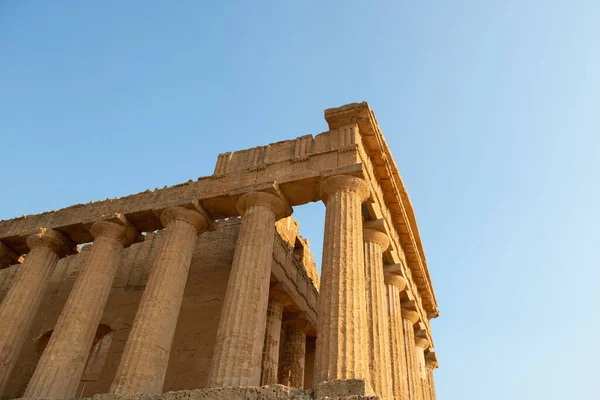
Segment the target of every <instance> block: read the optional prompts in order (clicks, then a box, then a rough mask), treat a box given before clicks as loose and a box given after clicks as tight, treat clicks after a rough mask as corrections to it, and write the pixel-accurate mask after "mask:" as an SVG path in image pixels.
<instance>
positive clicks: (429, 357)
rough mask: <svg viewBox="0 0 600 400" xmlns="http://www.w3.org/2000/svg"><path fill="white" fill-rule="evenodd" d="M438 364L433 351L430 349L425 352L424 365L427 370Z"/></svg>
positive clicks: (434, 367)
mask: <svg viewBox="0 0 600 400" xmlns="http://www.w3.org/2000/svg"><path fill="white" fill-rule="evenodd" d="M438 366H439V364H438V359H437V355H436V353H435V351H430V352H428V353H427V354H425V367H426V368H427V369H429V370H434V369H436V368H437V367H438Z"/></svg>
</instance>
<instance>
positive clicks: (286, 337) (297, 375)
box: [278, 321, 306, 388]
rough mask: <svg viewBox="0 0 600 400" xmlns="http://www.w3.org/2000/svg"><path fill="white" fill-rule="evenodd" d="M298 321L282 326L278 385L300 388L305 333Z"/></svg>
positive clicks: (302, 381)
mask: <svg viewBox="0 0 600 400" xmlns="http://www.w3.org/2000/svg"><path fill="white" fill-rule="evenodd" d="M301 324H302V322H300V321H290V322H286V323H285V324H284V328H283V342H282V349H281V360H279V374H278V376H279V379H278V380H279V383H280V384H282V385H285V386H290V387H295V388H302V387H303V385H304V365H305V358H306V331H305V330H304V327H303V326H302V325H301Z"/></svg>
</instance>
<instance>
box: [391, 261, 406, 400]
mask: <svg viewBox="0 0 600 400" xmlns="http://www.w3.org/2000/svg"><path fill="white" fill-rule="evenodd" d="M385 282H386V283H385V288H386V293H387V311H388V318H389V330H390V335H389V336H390V355H391V369H392V386H393V397H392V398H393V399H397V400H408V399H409V396H408V375H407V373H406V369H407V367H406V351H405V348H404V332H403V330H402V312H401V309H400V291H401V290H402V289H404V287H405V285H406V282H404V279H402V277H400V276H398V275H395V274H390V273H388V272H386V273H385Z"/></svg>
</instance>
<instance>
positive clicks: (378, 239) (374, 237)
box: [363, 228, 390, 251]
mask: <svg viewBox="0 0 600 400" xmlns="http://www.w3.org/2000/svg"><path fill="white" fill-rule="evenodd" d="M363 240H364V241H365V242H373V243H377V244H378V245H379V246H381V251H386V250H387V249H388V247H390V239H389V238H388V235H386V234H385V233H383V232H381V231H378V230H377V229H371V228H364V229H363Z"/></svg>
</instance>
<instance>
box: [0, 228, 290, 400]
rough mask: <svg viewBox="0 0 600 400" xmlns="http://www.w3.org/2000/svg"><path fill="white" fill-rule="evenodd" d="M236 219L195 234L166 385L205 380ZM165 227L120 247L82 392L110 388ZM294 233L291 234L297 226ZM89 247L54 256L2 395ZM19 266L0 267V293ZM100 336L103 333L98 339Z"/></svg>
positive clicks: (15, 383)
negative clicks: (119, 259) (197, 236)
mask: <svg viewBox="0 0 600 400" xmlns="http://www.w3.org/2000/svg"><path fill="white" fill-rule="evenodd" d="M240 224H241V220H240V219H238V218H234V219H230V220H228V221H219V223H218V224H217V229H216V230H215V231H213V232H205V233H203V234H202V235H200V239H199V240H198V245H197V247H196V250H195V252H194V256H193V260H192V264H191V268H190V274H189V276H188V280H187V285H186V288H185V294H184V299H183V304H182V307H181V313H180V315H179V321H178V325H177V330H176V333H175V338H174V342H173V348H172V351H171V357H170V360H169V367H168V371H167V376H166V380H165V386H164V391H165V392H167V391H173V390H181V389H196V388H203V387H204V386H205V385H206V379H207V376H208V371H209V367H210V360H211V357H212V351H213V347H214V344H215V337H216V331H217V326H218V322H219V317H220V313H221V306H222V302H223V299H224V296H225V290H226V287H227V280H228V278H229V272H230V269H231V263H232V261H233V254H234V250H235V245H236V241H237V236H238V232H239V228H240ZM292 228H293V227H292ZM278 230H279V231H280V232H282V233H283V235H282V236H285V232H284V229H282V227H278ZM163 232H164V231H159V232H156V233H149V234H148V235H147V236H146V239H145V241H144V242H142V243H138V244H134V245H132V246H131V247H129V248H127V249H125V251H124V257H123V261H122V263H121V265H120V268H119V271H118V274H117V277H116V278H115V281H114V284H113V288H112V291H111V294H110V297H109V300H108V303H107V306H106V309H105V312H104V315H103V317H102V320H101V327H100V329H99V331H98V335H97V338H98V344H97V345H96V346H95V347H94V348H93V349H92V352H91V356H90V360H89V361H88V367H89V366H90V365H92V364H94V363H95V369H96V371H94V368H92V370H90V371H89V373H88V371H86V374H84V379H86V378H87V379H91V380H90V381H88V382H85V386H84V384H83V383H82V384H81V386H80V392H82V396H83V397H90V396H92V395H94V394H97V393H106V392H108V390H109V388H110V384H111V382H112V379H113V377H114V374H115V372H116V369H117V366H118V364H119V361H120V358H121V354H122V352H123V348H124V346H125V343H126V340H127V336H128V334H129V331H130V328H131V325H132V323H133V319H134V317H135V313H136V311H137V308H138V304H139V302H140V299H141V296H142V293H143V290H144V288H145V285H146V281H147V279H148V274H149V270H150V266H151V265H152V261H153V260H154V257H155V256H156V254H157V252H158V250H159V249H160V246H161V244H162V240H163ZM293 234H297V230H296V232H295V233H293ZM291 236H293V235H291ZM276 240H280V241H281V242H283V243H287V242H288V241H289V240H293V239H292V238H291V237H290V238H289V239H288V238H285V239H282V238H279V237H277V238H276ZM90 250H91V246H89V245H87V246H84V247H83V248H82V251H81V253H80V254H79V255H76V256H70V257H67V258H64V259H62V260H60V262H59V263H58V265H57V267H56V270H55V272H54V274H53V276H52V278H51V282H50V284H49V286H48V290H47V293H46V295H45V296H44V300H43V304H42V305H41V307H40V310H39V313H38V316H37V318H36V320H35V322H34V325H33V327H32V329H31V332H30V335H29V337H28V339H27V343H26V345H25V346H24V349H23V352H22V353H21V357H20V359H19V361H18V364H17V366H16V368H15V372H14V374H13V378H12V381H11V382H10V384H9V387H8V388H7V391H6V393H5V394H4V396H3V399H5V398H6V399H12V398H15V397H20V396H21V395H22V394H23V392H24V390H25V388H26V386H27V383H28V381H29V378H30V377H31V375H32V374H33V371H34V369H35V365H36V363H37V360H38V359H39V356H40V355H41V352H42V351H43V348H44V346H45V345H46V344H47V341H48V338H49V335H50V333H51V330H52V329H53V327H54V325H55V324H56V321H57V319H58V316H59V314H60V312H61V310H62V308H63V306H64V304H65V302H66V300H67V297H68V295H69V292H70V290H71V288H72V287H73V283H74V281H75V278H76V277H77V274H78V272H79V271H80V269H81V268H82V267H84V266H85V260H86V258H87V256H88V255H89V253H90ZM290 251H292V248H290ZM17 268H19V266H18V265H14V266H12V267H10V268H7V269H4V270H0V301H1V300H2V298H3V297H4V296H5V294H6V292H7V290H8V288H9V287H10V283H11V281H12V278H13V276H14V274H15V272H16V270H17ZM101 339H104V340H103V341H102V342H100V340H101ZM108 339H110V340H108ZM102 364H103V365H102ZM88 369H89V368H88Z"/></svg>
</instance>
